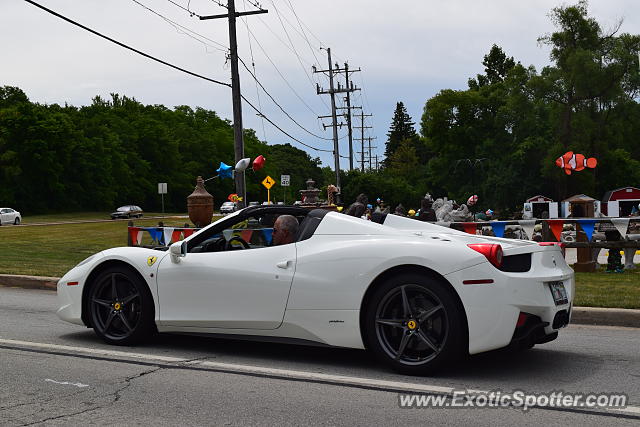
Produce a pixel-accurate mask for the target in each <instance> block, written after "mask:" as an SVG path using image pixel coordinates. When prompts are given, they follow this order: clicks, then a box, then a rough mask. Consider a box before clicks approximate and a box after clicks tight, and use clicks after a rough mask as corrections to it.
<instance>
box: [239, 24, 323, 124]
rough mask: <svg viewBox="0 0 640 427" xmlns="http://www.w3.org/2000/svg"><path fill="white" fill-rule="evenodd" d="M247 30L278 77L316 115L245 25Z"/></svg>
mask: <svg viewBox="0 0 640 427" xmlns="http://www.w3.org/2000/svg"><path fill="white" fill-rule="evenodd" d="M258 19H260V18H258ZM247 31H249V34H251V37H253V40H255V42H256V43H257V44H258V47H260V50H262V53H264V55H265V56H266V57H267V59H268V60H269V62H270V63H271V65H273V68H275V70H276V71H277V73H278V75H279V76H280V78H282V80H283V81H284V82H285V83H286V85H287V86H289V89H291V91H292V92H293V93H294V94H295V96H296V97H297V98H298V99H299V100H300V102H302V103H303V104H304V106H305V107H307V109H308V110H309V111H311V112H312V113H313V114H314V115H316V116H317V115H318V113H316V112H315V111H314V110H313V108H311V107H310V106H309V104H307V103H306V101H305V100H304V99H302V97H301V96H300V94H298V92H296V90H295V89H294V88H293V86H291V84H290V83H289V80H287V78H286V77H285V76H284V75H283V74H282V72H281V71H280V69H279V68H278V66H277V65H276V64H275V62H273V60H272V59H271V57H270V56H269V54H268V53H267V51H266V50H265V48H264V47H263V46H262V44H261V43H260V41H259V40H258V38H257V37H256V36H255V34H253V31H251V29H250V28H249V27H247Z"/></svg>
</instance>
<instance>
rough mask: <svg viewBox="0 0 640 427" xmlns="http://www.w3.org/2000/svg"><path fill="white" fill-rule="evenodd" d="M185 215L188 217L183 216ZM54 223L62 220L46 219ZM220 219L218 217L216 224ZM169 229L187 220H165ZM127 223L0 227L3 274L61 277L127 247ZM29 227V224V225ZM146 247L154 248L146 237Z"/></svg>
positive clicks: (144, 223)
mask: <svg viewBox="0 0 640 427" xmlns="http://www.w3.org/2000/svg"><path fill="white" fill-rule="evenodd" d="M91 215H92V214H90V213H89V214H85V213H82V214H78V215H77V216H66V217H64V219H65V220H67V221H69V220H73V219H91V218H90V217H91ZM183 215H184V214H183ZM41 218H42V220H38V221H34V222H42V221H45V222H46V221H54V220H55V219H56V218H57V219H61V217H59V216H53V215H51V216H43V217H41ZM217 218H219V217H214V220H216V219H217ZM132 221H133V222H134V225H139V226H143V227H149V226H154V225H158V221H159V220H158V219H144V218H142V219H135V220H132ZM163 221H164V224H165V225H166V226H174V227H181V226H183V225H184V224H185V223H188V222H189V220H188V219H187V218H171V217H166V218H164V219H163ZM127 223H128V221H126V220H118V221H105V222H95V223H79V224H60V225H47V226H21V227H16V226H10V225H8V226H2V227H0V274H27V275H34V276H54V277H60V276H62V275H63V274H64V273H65V272H66V271H68V270H69V269H71V267H73V266H74V265H76V264H77V263H79V262H80V261H82V260H83V259H85V258H87V257H88V256H89V255H91V254H94V253H96V252H99V251H101V250H104V249H108V248H113V247H117V246H126V245H127ZM25 224H28V222H25ZM142 244H143V245H144V244H151V239H150V237H149V234H148V233H143V240H142Z"/></svg>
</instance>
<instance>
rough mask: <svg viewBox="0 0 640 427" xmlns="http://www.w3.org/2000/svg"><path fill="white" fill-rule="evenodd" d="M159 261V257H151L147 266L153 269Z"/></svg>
mask: <svg viewBox="0 0 640 427" xmlns="http://www.w3.org/2000/svg"><path fill="white" fill-rule="evenodd" d="M157 260H158V257H157V256H150V257H149V258H147V265H148V266H149V267H151V266H152V265H153V264H155V262H156V261H157Z"/></svg>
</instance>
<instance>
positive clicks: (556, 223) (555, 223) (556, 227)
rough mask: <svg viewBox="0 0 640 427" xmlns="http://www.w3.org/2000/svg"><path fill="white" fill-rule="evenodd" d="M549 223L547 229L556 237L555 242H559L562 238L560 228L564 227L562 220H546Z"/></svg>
mask: <svg viewBox="0 0 640 427" xmlns="http://www.w3.org/2000/svg"><path fill="white" fill-rule="evenodd" d="M547 222H548V223H549V228H550V229H551V232H552V233H553V235H554V236H555V237H556V240H557V241H558V242H559V241H560V239H561V237H562V226H563V225H564V220H563V219H550V220H547Z"/></svg>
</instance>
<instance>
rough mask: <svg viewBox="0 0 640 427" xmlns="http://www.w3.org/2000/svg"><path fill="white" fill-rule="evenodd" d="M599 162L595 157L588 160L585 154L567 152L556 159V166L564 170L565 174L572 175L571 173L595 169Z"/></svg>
mask: <svg viewBox="0 0 640 427" xmlns="http://www.w3.org/2000/svg"><path fill="white" fill-rule="evenodd" d="M597 165H598V160H597V159H596V158H595V157H589V158H586V157H585V156H584V155H583V154H574V152H573V151H567V152H566V153H564V154H563V155H562V156H560V157H558V158H557V159H556V166H558V167H559V168H562V169H564V173H566V174H567V175H571V171H572V170H574V171H581V170H583V169H584V168H591V169H593V168H595V167H596V166H597Z"/></svg>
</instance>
